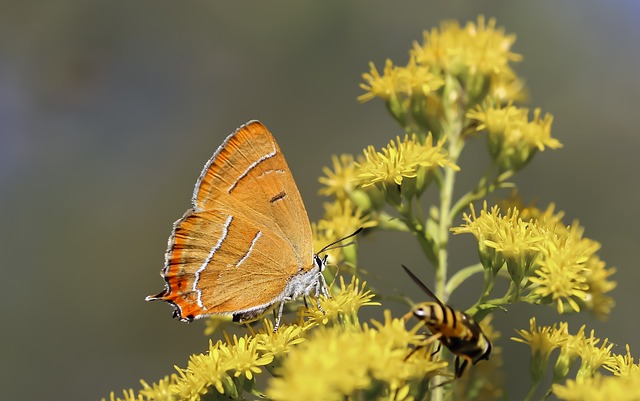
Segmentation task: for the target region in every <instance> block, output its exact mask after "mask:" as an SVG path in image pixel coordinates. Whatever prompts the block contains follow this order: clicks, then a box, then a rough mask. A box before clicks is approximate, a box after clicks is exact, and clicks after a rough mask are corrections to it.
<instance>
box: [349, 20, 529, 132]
mask: <svg viewBox="0 0 640 401" xmlns="http://www.w3.org/2000/svg"><path fill="white" fill-rule="evenodd" d="M514 42H515V35H506V34H505V33H504V29H502V28H497V27H496V21H495V19H490V20H489V21H488V23H487V22H486V21H485V19H484V17H482V16H480V17H478V20H477V22H475V23H474V22H469V23H467V24H466V25H465V26H464V27H461V26H460V24H458V23H457V22H455V21H448V22H443V23H442V24H441V25H440V28H434V29H432V30H431V31H430V32H424V41H423V43H422V44H418V43H414V46H413V49H411V51H410V52H409V62H408V63H407V65H406V66H404V67H402V66H397V65H394V64H393V62H392V61H391V60H386V62H385V66H384V69H383V71H382V74H381V73H380V72H378V70H377V69H376V67H375V65H374V64H373V63H370V72H368V73H365V74H363V75H362V78H363V80H364V83H362V84H361V85H360V87H361V88H362V89H364V90H365V91H366V92H365V93H364V94H363V95H361V96H359V97H358V100H360V101H361V102H366V101H369V100H371V99H373V98H375V97H379V98H381V99H383V100H384V101H385V102H386V105H387V108H388V109H389V111H390V112H391V114H392V115H393V117H394V118H395V119H396V120H397V121H398V122H400V124H401V125H403V126H409V125H414V127H415V129H416V130H417V131H419V132H427V131H431V132H433V133H434V135H435V136H436V138H440V133H441V128H442V127H441V124H442V121H441V117H442V115H443V113H445V112H447V111H446V110H447V108H449V107H454V108H455V107H456V106H455V104H456V103H458V102H460V101H462V102H464V103H466V104H468V105H475V104H478V103H479V102H481V101H482V99H485V98H486V97H488V98H489V99H492V101H494V102H497V103H504V102H507V101H518V100H523V99H524V98H525V97H526V95H525V92H524V84H523V83H522V81H521V80H520V79H519V78H518V77H517V76H516V74H515V72H514V71H513V69H512V68H511V66H510V63H512V62H517V61H520V60H521V56H520V55H518V54H516V53H513V52H511V51H510V49H511V47H512V46H513V43H514ZM461 87H462V88H464V90H459V88H461Z"/></svg>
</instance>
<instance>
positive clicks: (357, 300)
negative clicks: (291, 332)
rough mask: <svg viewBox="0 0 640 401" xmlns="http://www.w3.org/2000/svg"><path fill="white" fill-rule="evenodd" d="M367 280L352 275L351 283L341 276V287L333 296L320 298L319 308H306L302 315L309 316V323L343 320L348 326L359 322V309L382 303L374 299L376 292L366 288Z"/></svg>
mask: <svg viewBox="0 0 640 401" xmlns="http://www.w3.org/2000/svg"><path fill="white" fill-rule="evenodd" d="M366 285H367V282H366V281H363V282H362V284H361V283H360V280H359V279H358V278H357V277H352V278H351V282H350V283H349V285H346V284H345V282H344V277H342V276H340V289H339V292H338V293H337V294H334V295H333V296H332V297H331V298H320V306H321V307H322V309H323V310H319V309H317V308H313V307H311V308H305V309H303V310H302V315H303V316H305V317H308V322H307V324H310V325H311V324H318V325H326V324H328V323H333V322H341V323H342V324H344V325H347V326H355V325H357V324H358V310H359V309H360V308H361V307H363V306H372V305H380V303H379V302H375V301H372V299H373V297H374V296H375V294H373V293H372V292H371V291H370V290H368V289H366Z"/></svg>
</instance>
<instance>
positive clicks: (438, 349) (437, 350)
mask: <svg viewBox="0 0 640 401" xmlns="http://www.w3.org/2000/svg"><path fill="white" fill-rule="evenodd" d="M441 346H442V344H440V343H439V344H438V348H436V350H435V351H433V352H432V353H431V356H434V355H435V354H437V353H438V352H440V347H441Z"/></svg>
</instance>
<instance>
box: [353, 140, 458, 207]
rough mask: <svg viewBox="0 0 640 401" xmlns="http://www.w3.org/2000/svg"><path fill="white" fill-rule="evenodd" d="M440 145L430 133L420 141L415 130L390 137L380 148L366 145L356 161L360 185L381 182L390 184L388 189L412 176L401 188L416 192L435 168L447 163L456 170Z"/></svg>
mask: <svg viewBox="0 0 640 401" xmlns="http://www.w3.org/2000/svg"><path fill="white" fill-rule="evenodd" d="M443 146H444V142H442V141H440V142H438V144H436V145H434V144H433V138H432V137H431V136H428V137H427V138H426V140H425V142H424V143H420V142H419V141H418V139H417V137H416V135H415V134H414V135H411V137H409V135H405V137H404V139H403V140H401V139H400V137H397V138H396V141H390V142H389V145H387V146H386V147H384V148H382V151H381V152H378V151H376V150H375V148H374V147H373V146H369V147H368V148H367V149H366V150H365V151H364V158H365V160H364V161H362V162H360V163H356V166H357V168H358V169H359V170H360V174H359V176H358V179H359V183H360V185H361V186H362V187H368V186H370V185H374V184H381V185H382V186H383V188H384V189H386V188H387V185H390V186H391V188H389V191H397V186H400V185H404V184H403V183H404V182H405V181H406V180H407V179H415V180H413V181H411V183H410V184H411V185H410V186H409V187H405V186H403V188H406V189H404V190H409V191H410V192H412V193H418V194H419V193H421V192H422V191H423V190H424V189H425V188H426V185H427V184H428V183H429V180H430V178H431V173H432V172H433V171H434V170H435V169H437V168H439V167H450V168H453V169H455V170H459V167H458V166H456V165H455V164H454V163H452V162H451V161H450V160H449V159H448V158H447V153H446V151H444V150H443V149H442V148H443Z"/></svg>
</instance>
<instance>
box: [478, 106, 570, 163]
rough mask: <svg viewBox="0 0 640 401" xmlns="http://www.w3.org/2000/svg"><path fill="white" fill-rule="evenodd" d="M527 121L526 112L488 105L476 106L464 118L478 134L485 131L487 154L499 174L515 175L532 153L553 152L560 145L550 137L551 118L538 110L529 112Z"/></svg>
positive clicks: (516, 108) (522, 109) (513, 107)
mask: <svg viewBox="0 0 640 401" xmlns="http://www.w3.org/2000/svg"><path fill="white" fill-rule="evenodd" d="M533 114H534V116H533V120H531V121H529V119H528V118H529V117H528V116H529V109H526V108H519V107H516V106H513V105H511V104H508V105H507V106H504V107H502V106H500V105H495V106H491V105H489V104H485V105H478V106H477V107H476V109H475V110H472V111H470V112H468V113H467V117H468V118H469V119H471V120H475V121H477V122H478V125H477V130H478V131H483V130H486V131H487V140H488V144H489V153H490V155H491V157H492V158H493V160H494V161H495V162H496V164H497V165H498V167H500V169H501V170H502V171H507V170H514V171H517V170H519V169H521V168H522V167H524V166H525V165H526V164H527V163H528V162H529V161H530V160H531V159H532V158H533V156H534V155H535V153H536V151H541V152H542V151H544V150H545V148H550V149H557V148H560V147H562V144H561V143H560V142H559V141H558V140H557V139H555V138H552V137H551V123H552V122H553V117H552V116H551V115H550V114H545V116H544V118H541V116H540V114H541V111H540V109H535V110H534V112H533Z"/></svg>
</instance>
